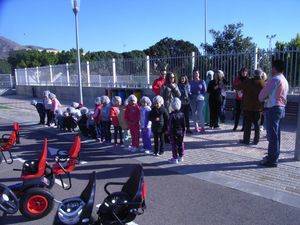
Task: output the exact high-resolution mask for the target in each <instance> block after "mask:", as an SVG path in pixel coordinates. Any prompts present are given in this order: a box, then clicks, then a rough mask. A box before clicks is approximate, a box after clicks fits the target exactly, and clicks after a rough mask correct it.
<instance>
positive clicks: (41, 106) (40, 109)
mask: <svg viewBox="0 0 300 225" xmlns="http://www.w3.org/2000/svg"><path fill="white" fill-rule="evenodd" d="M31 105H33V106H35V108H36V111H37V112H38V114H39V117H40V122H39V124H42V125H44V124H45V117H46V110H45V106H44V104H43V103H41V102H37V101H36V100H32V101H31Z"/></svg>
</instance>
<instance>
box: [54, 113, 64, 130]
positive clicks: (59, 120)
mask: <svg viewBox="0 0 300 225" xmlns="http://www.w3.org/2000/svg"><path fill="white" fill-rule="evenodd" d="M54 116H55V123H56V125H57V128H58V129H60V130H64V116H63V112H62V110H61V109H57V110H55V112H54Z"/></svg>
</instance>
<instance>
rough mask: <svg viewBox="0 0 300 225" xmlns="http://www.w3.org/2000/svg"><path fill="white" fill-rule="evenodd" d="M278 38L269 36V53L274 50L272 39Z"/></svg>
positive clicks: (273, 35)
mask: <svg viewBox="0 0 300 225" xmlns="http://www.w3.org/2000/svg"><path fill="white" fill-rule="evenodd" d="M275 37H276V34H272V35H267V36H266V38H267V39H269V51H271V50H272V39H273V38H275Z"/></svg>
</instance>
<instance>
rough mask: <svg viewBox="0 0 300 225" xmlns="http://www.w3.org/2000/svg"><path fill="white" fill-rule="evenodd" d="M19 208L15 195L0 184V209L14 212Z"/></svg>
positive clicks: (10, 212) (9, 212)
mask: <svg viewBox="0 0 300 225" xmlns="http://www.w3.org/2000/svg"><path fill="white" fill-rule="evenodd" d="M18 209H19V201H18V198H17V196H16V195H15V194H14V193H13V191H12V190H10V189H9V188H8V187H7V186H5V185H4V184H0V210H1V211H3V212H5V213H7V214H14V213H16V212H17V211H18Z"/></svg>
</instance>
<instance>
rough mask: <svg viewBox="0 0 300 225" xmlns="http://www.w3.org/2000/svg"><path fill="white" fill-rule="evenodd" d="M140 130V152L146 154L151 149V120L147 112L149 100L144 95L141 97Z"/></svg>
mask: <svg viewBox="0 0 300 225" xmlns="http://www.w3.org/2000/svg"><path fill="white" fill-rule="evenodd" d="M140 102H141V105H142V107H141V130H142V140H143V149H142V152H146V153H147V154H149V153H150V151H151V148H152V146H151V121H149V113H150V111H151V104H152V103H151V100H150V99H149V98H148V97H146V96H144V97H142V99H141V101H140Z"/></svg>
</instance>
